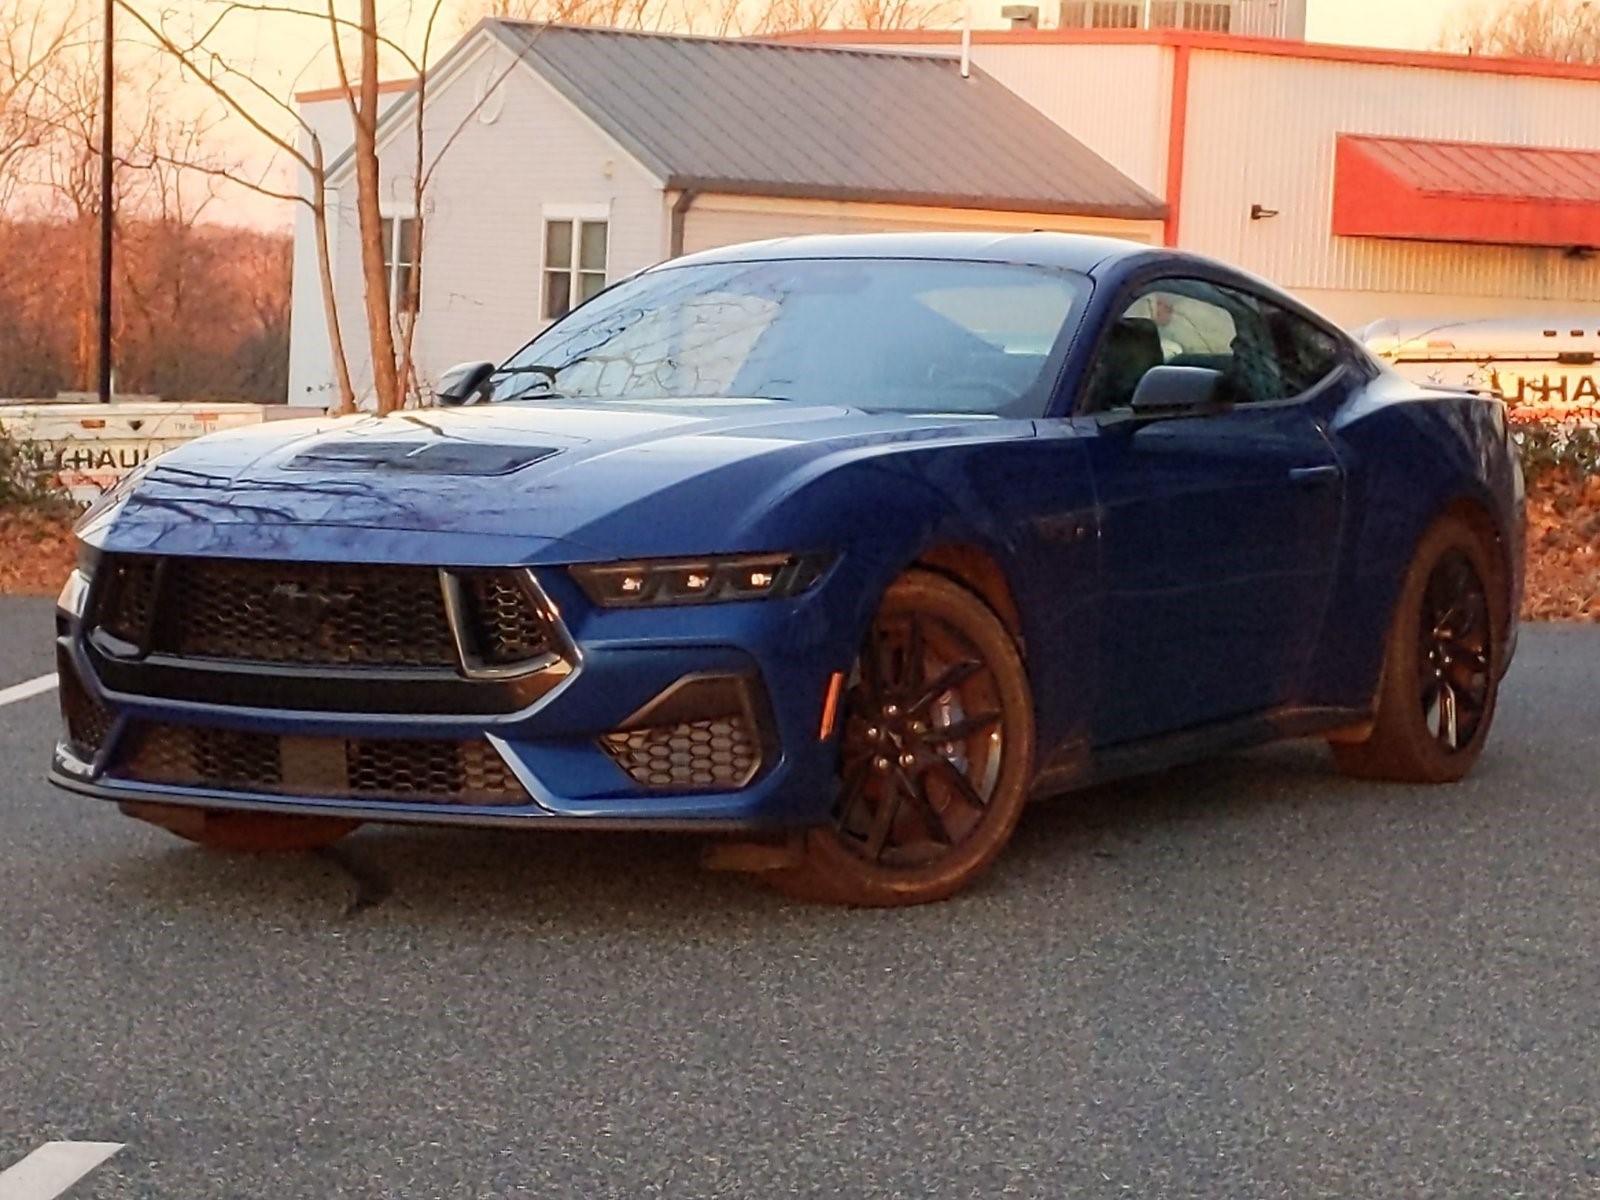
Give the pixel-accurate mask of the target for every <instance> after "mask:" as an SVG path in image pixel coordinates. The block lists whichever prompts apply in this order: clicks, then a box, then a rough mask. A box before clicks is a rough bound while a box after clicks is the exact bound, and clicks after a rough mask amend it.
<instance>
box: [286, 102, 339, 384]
mask: <svg viewBox="0 0 1600 1200" xmlns="http://www.w3.org/2000/svg"><path fill="white" fill-rule="evenodd" d="M297 109H298V112H299V114H300V117H301V119H302V120H304V121H305V123H306V124H307V125H308V126H310V128H311V130H312V131H314V132H315V133H316V135H317V137H318V139H319V140H320V141H321V142H322V153H323V161H324V162H330V163H331V162H332V161H333V160H334V159H335V158H337V157H338V156H339V155H340V154H341V153H342V152H343V151H344V148H345V147H346V146H348V145H349V144H350V110H349V108H348V107H347V106H346V104H345V101H344V99H343V98H342V97H341V98H339V99H334V100H313V101H309V102H307V103H303V104H300V105H298V106H297ZM299 143H300V149H301V151H302V152H303V153H304V154H305V155H306V156H307V157H308V158H310V157H311V135H310V133H308V132H306V131H302V132H301V135H300V139H299ZM295 194H296V195H299V196H305V197H309V196H310V195H311V174H310V172H308V171H306V170H305V169H304V168H303V167H300V168H296V171H295ZM330 223H331V220H330ZM329 240H330V245H331V249H332V250H333V251H335V252H337V250H338V242H339V238H338V235H337V234H336V233H333V232H330V234H329ZM289 296H290V299H289V395H288V397H287V399H288V401H289V403H290V404H321V405H329V404H334V403H337V402H338V394H337V392H336V391H335V389H334V385H333V355H332V352H331V351H330V349H329V347H328V320H327V317H326V316H325V315H324V313H323V308H322V280H321V278H320V276H319V275H318V272H317V244H316V236H315V233H314V230H313V227H312V221H311V210H310V209H309V208H307V207H306V206H305V205H304V204H296V205H295V206H294V275H293V283H292V285H291V288H290V293H289Z"/></svg>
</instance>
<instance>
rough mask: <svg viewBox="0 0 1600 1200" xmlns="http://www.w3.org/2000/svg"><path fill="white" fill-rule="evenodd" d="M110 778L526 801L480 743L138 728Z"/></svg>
mask: <svg viewBox="0 0 1600 1200" xmlns="http://www.w3.org/2000/svg"><path fill="white" fill-rule="evenodd" d="M120 757H121V758H122V763H121V765H120V766H119V767H118V768H117V771H116V773H117V774H118V775H120V776H122V777H124V778H128V779H133V780H139V781H145V782H150V783H168V784H176V785H179V786H186V787H207V788H217V789H220V790H224V791H228V790H233V791H246V792H266V793H274V792H275V793H282V794H288V795H314V796H325V797H330V798H338V797H360V798H361V799H363V800H396V801H417V802H422V803H436V804H474V805H490V804H526V803H527V802H528V793H527V791H526V789H525V788H523V786H522V784H521V782H520V781H519V780H518V779H517V777H516V776H515V775H514V774H513V773H512V771H511V769H510V768H509V767H507V766H506V764H505V760H504V759H502V758H501V757H500V755H499V754H498V753H497V752H496V751H495V749H494V748H493V747H492V746H490V745H489V743H488V742H485V741H466V742H453V741H433V740H426V739H420V738H366V739H350V740H348V741H347V740H344V739H341V738H302V737H283V738H280V737H278V736H276V735H273V734H257V733H242V732H238V731H234V730H221V729H205V728H200V727H191V726H182V725H140V726H138V727H137V728H136V730H135V732H134V735H133V737H132V739H131V747H130V748H129V749H128V750H127V751H125V752H124V753H123V754H122V755H121V756H120Z"/></svg>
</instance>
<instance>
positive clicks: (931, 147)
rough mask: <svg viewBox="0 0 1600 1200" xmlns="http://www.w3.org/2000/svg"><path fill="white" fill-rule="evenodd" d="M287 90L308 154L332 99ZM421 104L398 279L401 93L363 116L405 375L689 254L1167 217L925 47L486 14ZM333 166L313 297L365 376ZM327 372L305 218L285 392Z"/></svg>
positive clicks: (492, 343) (357, 281) (346, 186)
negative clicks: (329, 305)
mask: <svg viewBox="0 0 1600 1200" xmlns="http://www.w3.org/2000/svg"><path fill="white" fill-rule="evenodd" d="M301 102H302V111H303V112H304V113H305V114H306V117H307V120H308V122H309V123H311V124H312V126H313V127H314V128H316V129H318V130H319V131H320V130H326V131H327V133H326V134H325V140H324V145H325V146H326V145H327V144H328V140H331V139H332V138H334V137H336V136H337V131H341V130H346V129H347V128H348V121H349V119H348V115H347V114H346V113H345V111H344V104H345V101H344V99H343V97H342V95H339V94H335V95H331V96H330V95H328V94H325V93H324V94H311V95H309V96H304V97H302V98H301ZM425 109H426V111H425V113H424V115H423V128H424V136H423V143H424V161H425V162H427V163H431V162H432V160H433V159H434V157H435V156H436V155H438V154H439V153H440V151H441V150H444V156H443V158H442V159H441V160H440V162H439V165H438V167H437V169H436V170H434V172H433V174H432V176H431V177H430V179H429V184H428V187H427V190H426V197H425V200H424V212H423V217H424V221H423V231H424V252H423V255H422V258H423V264H422V270H421V277H420V281H419V283H420V286H417V287H415V288H414V287H413V286H412V285H413V281H414V276H415V266H414V261H415V253H414V250H413V242H414V231H415V218H416V216H417V214H416V212H415V211H414V204H413V195H414V186H413V180H414V178H415V174H416V150H415V141H414V131H415V93H414V92H413V91H410V90H402V91H401V92H400V93H399V94H398V96H397V98H396V100H395V101H394V102H393V103H392V104H391V106H390V107H389V108H388V109H387V110H386V111H385V113H384V115H383V116H382V118H381V120H380V125H379V156H380V160H381V175H382V207H383V213H384V217H385V239H386V244H387V248H388V255H387V258H388V270H389V280H390V288H391V294H392V296H393V297H394V299H395V301H396V309H397V311H400V312H402V316H401V317H400V319H401V320H411V319H415V320H416V321H417V326H416V342H415V344H416V356H417V362H418V373H419V376H420V377H421V378H422V379H423V380H424V381H430V380H433V379H437V377H438V375H439V373H440V372H442V371H443V370H444V369H445V368H447V367H448V366H450V365H451V364H453V363H455V362H458V361H461V360H465V359H476V358H498V357H501V356H504V355H507V354H509V353H510V352H511V351H513V350H515V349H516V348H517V347H518V346H519V345H521V344H522V343H523V342H524V341H526V340H527V339H528V338H529V337H530V336H532V335H533V334H534V333H536V332H537V331H538V330H539V329H540V328H541V327H542V325H543V324H544V323H546V322H548V321H549V320H552V319H554V318H555V317H558V316H560V315H561V314H562V313H564V312H566V311H567V309H568V308H570V307H571V306H572V305H574V304H577V303H579V302H580V301H582V300H583V299H584V298H586V297H587V296H589V295H592V294H593V293H594V292H595V291H597V290H599V289H600V288H601V287H603V286H605V284H606V283H608V282H611V281H615V280H617V279H619V278H622V277H624V276H626V275H628V274H631V273H632V272H635V271H638V270H640V269H642V268H644V267H647V266H650V265H652V264H654V263H657V262H659V261H661V260H662V259H665V258H669V257H672V256H675V255H677V254H680V253H685V252H692V251H695V250H699V249H704V248H707V247H711V246H717V245H723V244H727V243H731V242H740V241H748V240H752V239H757V238H766V237H774V236H781V235H788V234H797V233H810V232H847V231H867V230H914V229H951V228H958V229H959V228H969V229H971V228H977V229H994V230H1005V229H1027V230H1034V229H1059V230H1069V231H1079V232H1093V233H1101V234H1112V235H1117V236H1122V237H1129V238H1134V239H1139V240H1144V241H1151V242H1154V241H1157V240H1159V238H1160V236H1161V230H1162V221H1163V219H1164V218H1165V216H1166V209H1165V206H1164V205H1163V204H1162V202H1161V201H1160V200H1158V199H1157V198H1156V197H1155V196H1154V195H1152V194H1151V192H1150V191H1149V190H1148V189H1147V188H1145V187H1143V186H1141V185H1139V184H1138V183H1135V182H1134V181H1133V180H1132V179H1130V178H1129V177H1128V176H1127V175H1126V174H1124V173H1123V172H1122V171H1121V170H1118V169H1117V168H1115V167H1113V166H1111V165H1110V164H1109V163H1107V162H1106V161H1105V160H1104V159H1102V158H1100V157H1099V156H1098V155H1097V154H1095V153H1094V152H1092V151H1090V150H1089V149H1087V148H1086V147H1085V146H1084V145H1083V144H1082V143H1081V142H1079V141H1078V140H1077V139H1075V138H1074V137H1072V136H1071V135H1070V134H1068V133H1067V132H1066V131H1064V130H1063V129H1062V128H1061V127H1060V126H1059V125H1057V124H1055V123H1053V122H1052V121H1050V120H1049V119H1048V118H1047V117H1045V116H1044V115H1043V114H1041V113H1040V112H1039V111H1038V110H1037V109H1035V108H1033V107H1031V106H1030V105H1029V104H1027V103H1025V102H1024V101H1022V100H1021V99H1019V98H1018V97H1017V96H1016V95H1015V94H1013V93H1012V92H1011V91H1009V90H1008V89H1006V88H1005V87H1003V86H1002V85H1000V84H999V83H997V82H996V81H995V80H994V79H993V78H991V77H990V76H989V75H987V74H985V73H984V72H983V71H981V70H972V71H970V72H969V73H968V74H966V75H964V74H963V72H962V70H961V67H960V64H959V63H957V62H956V61H955V60H953V59H948V58H944V57H942V56H930V55H927V54H921V53H900V52H887V53H885V52H879V51H859V50H852V49H846V48H828V47H810V46H798V45H774V44H770V43H762V42H746V41H731V40H725V39H712V38H689V37H675V36H667V35H658V34H638V33H622V32H617V31H611V30H597V29H577V28H567V27H561V26H549V27H541V26H536V25H528V24H522V23H517V22H510V21H500V20H489V21H485V22H482V23H481V24H479V25H478V26H477V27H476V28H475V29H474V30H473V31H472V32H471V33H469V34H468V35H467V36H466V37H465V38H463V40H462V41H461V42H460V43H459V44H458V45H457V46H456V47H455V48H454V49H453V50H451V51H450V53H449V54H447V55H446V56H445V57H444V58H443V59H442V60H441V61H440V63H439V64H438V66H437V68H436V69H435V70H434V72H433V73H432V75H431V76H430V79H429V83H428V89H427V100H426V105H425ZM341 140H344V141H347V140H348V135H347V134H346V135H345V138H344V139H341ZM425 169H426V168H425ZM352 176H353V168H352V163H351V159H350V156H349V155H348V152H346V153H345V154H344V156H343V157H342V158H341V159H339V160H337V161H335V162H334V163H333V165H332V167H331V169H330V173H329V185H330V188H331V190H332V191H333V192H334V193H335V196H336V199H337V214H336V221H335V224H336V227H337V228H336V231H335V235H334V237H333V238H332V242H333V245H332V252H333V256H334V259H335V273H336V281H335V293H336V295H337V297H338V308H339V313H340V317H341V324H342V327H343V329H344V331H345V336H346V344H347V347H349V349H350V350H351V358H352V360H353V361H352V364H351V365H352V370H353V374H354V376H355V378H356V381H357V387H358V389H365V388H367V387H369V386H370V365H369V363H368V362H367V361H366V360H365V357H364V347H365V339H364V336H363V329H364V318H363V314H362V309H361V270H360V262H359V244H358V240H357V237H356V226H355V212H354V203H353V194H354V183H353V179H352ZM302 183H303V185H304V184H305V181H302ZM408 295H415V296H417V297H418V299H417V301H416V305H415V307H416V313H415V316H414V318H413V317H412V316H410V315H405V314H404V310H405V309H406V308H407V305H406V303H404V298H405V297H406V296H408ZM332 379H333V372H332V368H331V360H330V356H329V352H328V342H327V336H326V323H325V319H324V316H323V311H322V297H321V291H320V288H319V286H318V280H317V274H316V259H315V252H314V246H313V243H312V240H311V237H310V229H309V220H306V221H305V222H304V223H303V225H302V227H301V228H300V229H299V230H297V238H296V256H295V276H294V305H293V314H292V329H291V361H290V394H289V399H290V401H291V402H293V403H317V402H319V401H320V402H326V401H331V400H332V398H333V387H332Z"/></svg>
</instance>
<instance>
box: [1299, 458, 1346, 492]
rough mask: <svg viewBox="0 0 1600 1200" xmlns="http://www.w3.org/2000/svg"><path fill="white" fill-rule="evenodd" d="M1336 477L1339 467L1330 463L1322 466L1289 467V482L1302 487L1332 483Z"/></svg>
mask: <svg viewBox="0 0 1600 1200" xmlns="http://www.w3.org/2000/svg"><path fill="white" fill-rule="evenodd" d="M1338 478H1339V468H1338V467H1336V466H1333V465H1332V464H1329V465H1327V466H1322V467H1291V468H1289V482H1290V483H1297V484H1299V485H1300V486H1302V487H1319V486H1321V485H1322V484H1325V483H1334V482H1336V481H1337V480H1338Z"/></svg>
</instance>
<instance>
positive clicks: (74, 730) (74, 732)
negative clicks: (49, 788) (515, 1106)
mask: <svg viewBox="0 0 1600 1200" xmlns="http://www.w3.org/2000/svg"><path fill="white" fill-rule="evenodd" d="M56 678H57V680H58V685H57V686H58V687H59V689H60V692H61V719H62V722H63V724H65V725H66V729H67V744H68V745H69V746H71V747H72V751H73V753H74V754H76V755H77V756H78V757H79V758H81V759H83V760H84V761H86V762H88V761H92V760H93V759H94V757H95V756H96V755H97V754H99V753H100V748H101V747H102V746H104V745H105V744H106V738H107V737H108V736H109V735H110V733H111V720H112V718H111V713H110V711H109V710H108V709H107V708H106V707H105V705H103V704H101V703H100V702H99V701H98V700H96V699H95V698H94V697H93V696H91V695H90V694H89V689H88V688H86V687H84V686H83V683H82V681H81V680H79V678H78V673H77V671H75V670H74V669H73V667H72V663H71V662H70V661H69V660H68V658H67V656H66V655H65V654H60V653H58V654H57V656H56Z"/></svg>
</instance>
